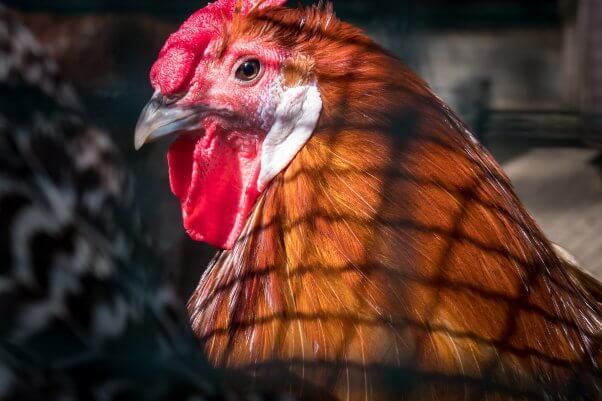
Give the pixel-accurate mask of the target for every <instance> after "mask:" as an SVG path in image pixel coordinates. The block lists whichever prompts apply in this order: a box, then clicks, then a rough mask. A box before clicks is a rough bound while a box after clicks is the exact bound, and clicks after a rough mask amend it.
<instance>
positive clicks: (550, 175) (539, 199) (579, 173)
mask: <svg viewBox="0 0 602 401" xmlns="http://www.w3.org/2000/svg"><path fill="white" fill-rule="evenodd" d="M596 155H597V152H596V151H594V150H589V149H573V148H545V149H534V150H531V151H529V152H527V153H525V154H522V155H520V156H518V157H516V158H514V159H512V160H510V161H508V162H507V163H505V164H504V165H503V167H504V170H505V171H506V173H507V174H508V176H509V177H510V179H511V180H512V183H513V184H514V186H515V188H516V191H517V192H518V195H519V197H520V198H521V200H522V201H523V203H524V204H525V205H526V207H527V209H528V210H529V211H530V212H531V214H532V215H533V217H534V218H535V220H536V221H537V223H538V224H539V226H540V227H541V228H542V229H543V231H544V232H545V233H546V234H547V235H548V237H549V238H550V239H551V240H552V241H554V242H556V243H558V244H559V245H561V246H562V247H564V248H566V249H567V250H568V251H569V252H571V253H572V254H573V255H574V256H575V257H576V258H577V260H578V262H579V263H580V265H581V266H582V267H583V268H585V269H586V270H588V271H589V272H591V273H592V274H594V275H595V276H596V277H598V278H599V279H602V171H601V170H600V168H599V167H596V166H595V165H593V164H592V163H591V161H592V160H593V159H594V158H595V157H596Z"/></svg>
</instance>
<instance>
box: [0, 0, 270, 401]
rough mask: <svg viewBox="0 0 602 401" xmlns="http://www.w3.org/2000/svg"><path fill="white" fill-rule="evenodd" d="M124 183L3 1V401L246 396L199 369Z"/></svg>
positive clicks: (119, 165)
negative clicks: (225, 387)
mask: <svg viewBox="0 0 602 401" xmlns="http://www.w3.org/2000/svg"><path fill="white" fill-rule="evenodd" d="M126 176H127V170H126V169H125V165H124V163H123V162H122V161H121V159H120V156H119V154H118V153H117V151H116V149H115V148H114V147H113V145H112V142H111V140H110V138H109V137H108V135H107V134H106V133H104V132H102V131H100V130H98V129H96V128H94V127H92V126H90V125H89V123H88V122H87V121H86V118H85V116H84V113H83V112H82V108H81V106H80V102H79V101H78V99H77V96H76V94H75V93H74V91H73V90H72V89H71V87H70V86H69V85H68V84H67V83H65V81H64V80H63V79H62V78H61V77H60V74H59V71H58V70H57V66H56V65H55V63H54V62H53V61H52V60H50V59H49V58H48V57H46V55H45V53H44V50H43V49H42V48H40V46H39V45H38V44H37V43H36V41H35V39H34V38H33V37H32V35H31V34H30V33H29V32H28V31H27V30H26V29H25V28H24V27H22V26H21V25H20V24H19V23H18V22H16V21H15V20H14V19H13V18H12V17H11V16H10V14H9V13H8V12H7V11H6V10H5V9H4V8H3V7H2V6H0V221H1V222H2V224H0V399H1V400H19V401H24V400H41V399H44V400H98V401H101V400H102V401H108V400H192V399H195V400H196V399H207V400H222V399H226V398H227V399H233V400H237V399H247V395H246V394H245V393H244V391H238V392H237V391H235V389H228V390H226V389H224V388H223V387H222V386H221V385H219V383H218V379H217V376H216V372H214V371H213V370H212V369H209V368H208V367H207V365H206V364H205V363H204V360H205V359H204V357H203V354H202V351H201V350H200V347H199V346H198V344H197V341H196V340H195V339H194V336H193V335H192V333H191V331H190V329H189V327H188V325H187V323H186V322H185V320H184V319H182V318H181V316H183V313H180V310H181V309H183V308H182V307H181V306H180V307H178V306H177V304H176V302H175V297H174V296H173V294H172V291H171V288H170V285H169V283H167V282H165V281H164V280H163V277H162V274H161V270H160V266H159V264H158V263H157V259H156V258H155V257H154V256H153V253H152V251H151V247H150V246H149V245H148V244H147V241H146V240H142V238H143V237H144V236H143V235H142V234H141V232H140V229H138V228H137V227H138V225H137V224H136V223H135V220H134V218H133V217H132V216H133V215H135V213H134V212H133V209H132V207H131V205H130V204H129V200H128V185H127V177H126ZM237 377H240V375H239V376H237ZM254 396H257V394H255V395H254ZM249 397H250V395H249ZM264 398H266V399H269V397H267V396H266V397H264ZM253 399H257V398H253Z"/></svg>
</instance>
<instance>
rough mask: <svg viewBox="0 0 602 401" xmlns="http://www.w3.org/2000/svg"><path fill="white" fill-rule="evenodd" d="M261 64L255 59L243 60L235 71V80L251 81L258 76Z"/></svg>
mask: <svg viewBox="0 0 602 401" xmlns="http://www.w3.org/2000/svg"><path fill="white" fill-rule="evenodd" d="M260 70H261V63H260V62H259V60H257V59H249V60H245V61H244V62H243V63H242V64H241V65H240V66H238V69H237V70H236V79H238V80H240V81H245V82H248V81H252V80H254V79H255V78H257V76H258V75H259V71H260Z"/></svg>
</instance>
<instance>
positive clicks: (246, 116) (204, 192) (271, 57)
mask: <svg viewBox="0 0 602 401" xmlns="http://www.w3.org/2000/svg"><path fill="white" fill-rule="evenodd" d="M241 3H242V4H241V10H242V12H243V13H246V12H248V11H249V10H250V9H251V8H252V7H253V5H254V2H253V1H249V0H247V1H243V2H241ZM282 3H284V1H280V0H272V1H265V2H263V3H262V6H268V5H280V4H282ZM235 4H236V1H234V0H223V1H218V2H216V3H212V4H210V5H208V6H207V7H205V8H203V9H201V10H199V11H197V12H196V13H195V14H193V15H192V16H191V17H190V18H189V19H188V20H187V21H186V22H185V23H184V24H183V25H182V27H180V29H179V30H178V31H177V32H176V33H174V34H172V35H171V36H170V37H169V39H168V40H167V42H166V44H165V46H164V47H163V49H162V50H161V52H160V54H159V58H158V59H157V61H156V62H155V64H154V65H153V67H152V70H151V82H152V84H153V87H154V88H155V89H156V90H158V91H160V92H161V93H162V94H163V95H176V94H177V95H180V96H181V98H180V99H179V100H178V105H179V106H181V107H196V106H199V107H203V108H205V109H211V110H214V112H209V113H206V114H205V115H204V116H203V119H202V120H201V122H200V126H199V128H198V130H197V131H194V132H189V133H186V134H183V135H181V136H180V137H179V138H178V139H177V140H176V141H175V142H174V143H173V144H172V146H171V148H170V150H169V153H168V157H167V159H168V164H169V177H170V183H171V189H172V192H173V193H174V194H175V195H176V196H177V197H178V199H179V200H180V203H181V207H182V216H183V221H184V227H185V228H186V231H187V232H188V234H189V235H190V236H191V237H192V238H193V239H195V240H198V241H203V242H207V243H209V244H211V245H214V246H216V247H220V248H225V249H230V248H232V246H233V245H234V243H235V242H236V240H237V239H238V237H239V235H240V232H241V231H242V229H243V226H244V224H245V221H246V219H247V218H248V215H249V214H250V212H251V210H252V208H253V206H254V204H255V201H256V200H257V197H258V196H259V194H260V192H261V191H260V190H259V189H258V188H257V178H258V175H259V171H260V169H261V143H262V141H263V139H264V138H265V135H266V133H267V131H268V130H269V127H270V126H271V125H272V123H273V114H274V111H275V109H276V107H277V103H276V100H277V99H278V96H277V95H278V93H274V92H278V91H280V90H281V86H280V79H279V77H280V70H281V63H282V61H283V59H284V58H285V57H286V55H285V54H283V53H282V52H280V51H277V50H274V49H271V50H270V49H269V48H268V47H267V46H266V44H263V43H253V42H252V41H241V42H236V43H233V44H232V45H231V46H230V47H229V48H228V49H227V50H226V51H225V52H224V54H223V55H222V56H221V58H219V59H218V58H217V52H216V49H217V48H218V47H219V45H220V42H221V39H222V38H221V35H222V30H223V26H224V23H226V22H227V21H230V20H231V19H232V16H233V13H234V8H235ZM248 58H256V59H258V60H260V62H261V65H262V67H261V72H260V76H258V77H257V78H256V79H255V80H254V81H253V82H241V81H239V80H237V79H236V78H235V77H234V72H235V71H236V69H237V67H238V66H239V65H240V63H241V62H242V61H244V60H247V59H248Z"/></svg>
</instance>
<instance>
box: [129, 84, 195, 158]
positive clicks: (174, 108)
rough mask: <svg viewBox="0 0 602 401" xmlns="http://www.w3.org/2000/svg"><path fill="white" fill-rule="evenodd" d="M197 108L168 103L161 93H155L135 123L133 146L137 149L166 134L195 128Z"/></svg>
mask: <svg viewBox="0 0 602 401" xmlns="http://www.w3.org/2000/svg"><path fill="white" fill-rule="evenodd" d="M199 117H200V116H199V110H197V109H196V108H184V107H181V106H178V105H176V103H171V104H169V103H168V102H166V100H165V97H164V96H163V95H162V94H161V93H155V95H154V96H153V97H152V98H151V100H150V101H149V102H148V104H147V105H146V106H145V107H144V109H143V110H142V112H141V113H140V117H139V118H138V123H137V124H136V132H135V135H134V147H135V148H136V150H139V149H140V148H141V147H142V146H143V145H144V144H146V143H149V142H153V141H155V140H157V139H159V138H162V137H164V136H166V135H170V134H175V133H177V132H181V131H187V130H191V129H194V128H196V126H197V124H198V122H199V120H200V119H199Z"/></svg>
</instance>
